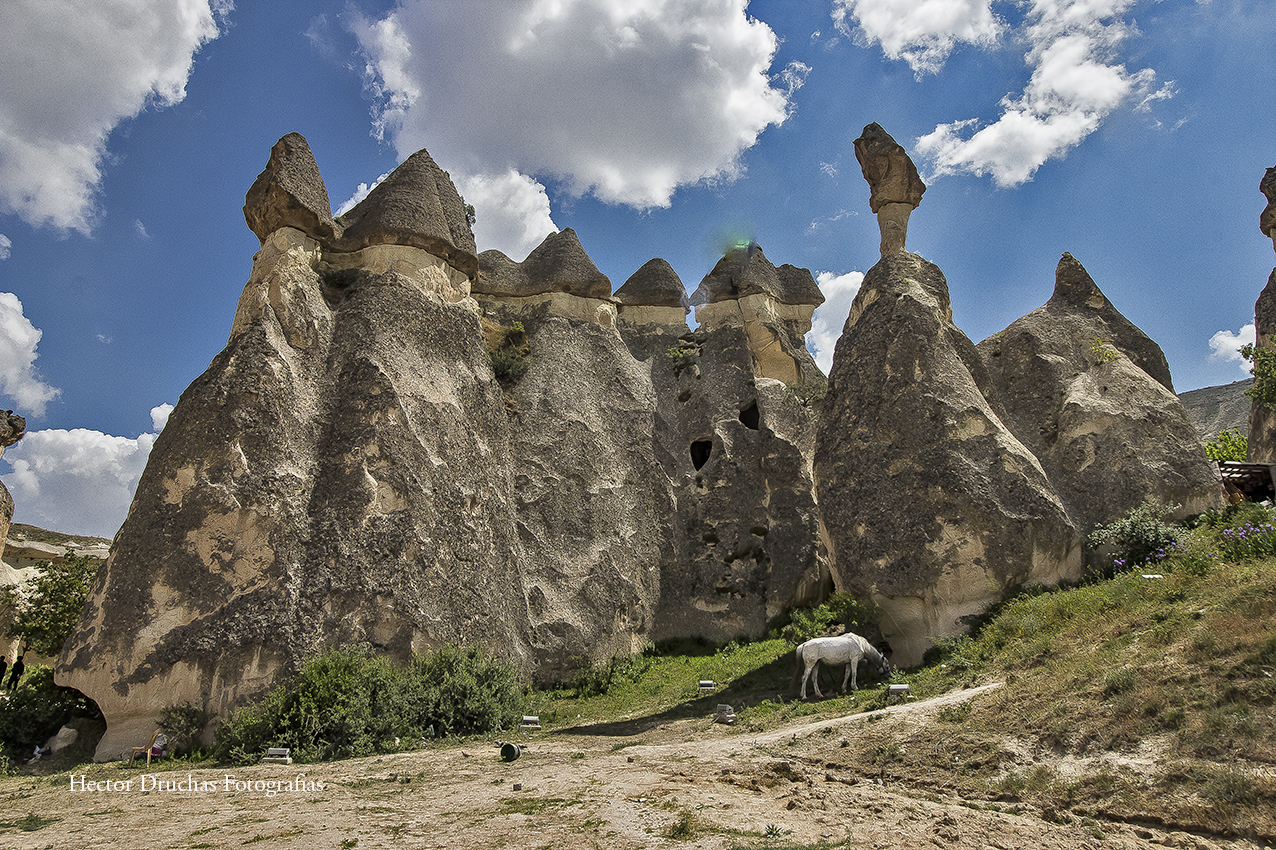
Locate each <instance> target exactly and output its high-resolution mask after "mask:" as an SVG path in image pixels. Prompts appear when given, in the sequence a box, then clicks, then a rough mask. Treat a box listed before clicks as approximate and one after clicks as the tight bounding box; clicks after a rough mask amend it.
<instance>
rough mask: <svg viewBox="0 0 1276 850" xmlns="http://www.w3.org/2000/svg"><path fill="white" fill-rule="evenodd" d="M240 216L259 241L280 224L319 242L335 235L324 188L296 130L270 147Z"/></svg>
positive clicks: (279, 226) (312, 158) (308, 148)
mask: <svg viewBox="0 0 1276 850" xmlns="http://www.w3.org/2000/svg"><path fill="white" fill-rule="evenodd" d="M244 220H245V221H247V222H248V228H249V229H250V230H252V232H253V233H254V234H256V236H257V238H258V239H259V240H260V241H261V243H262V244H263V245H264V244H265V243H266V239H267V238H268V237H269V236H270V234H272V233H274V232H275V231H276V230H278V229H279V228H281V227H295V228H296V229H297V230H300V231H301V232H303V233H305V234H306V235H307V236H309V237H311V238H312V239H315V240H317V241H319V242H327V241H328V240H330V239H332V238H333V236H334V235H335V227H334V225H333V221H332V209H331V207H330V206H329V203H328V190H327V188H326V187H325V186H324V184H323V177H322V175H320V174H319V166H318V164H316V163H315V156H314V154H313V153H311V152H310V145H309V144H308V143H307V142H306V138H305V137H304V136H302V135H301V134H300V133H289V134H288V135H286V136H284V137H283V138H281V139H280V140H279V141H277V142H275V146H274V147H272V148H271V149H270V160H269V161H268V162H267V163H266V168H265V169H264V170H263V171H262V172H261V174H259V175H257V179H256V180H255V181H254V182H253V185H252V187H251V188H249V190H248V194H247V195H246V196H245V198H244Z"/></svg>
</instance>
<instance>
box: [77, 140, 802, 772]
mask: <svg viewBox="0 0 1276 850" xmlns="http://www.w3.org/2000/svg"><path fill="white" fill-rule="evenodd" d="M303 146H304V139H301V137H300V136H295V135H290V136H288V137H286V138H285V139H284V140H281V143H280V144H279V145H276V147H275V149H274V150H272V154H271V162H270V164H268V166H267V169H266V171H265V172H263V176H262V177H261V178H259V180H258V182H257V183H256V184H254V188H253V189H252V190H251V191H250V193H249V198H248V203H247V204H246V209H245V218H246V220H247V221H248V222H249V224H250V226H253V227H254V228H255V229H256V228H259V227H260V228H265V227H270V226H274V225H278V226H277V229H275V230H273V231H271V232H265V231H264V229H263V231H262V232H258V236H259V237H260V239H261V242H262V248H261V251H259V252H258V254H257V256H256V257H255V258H254V264H253V271H252V274H251V276H250V278H249V280H248V283H247V285H246V286H245V287H244V291H243V294H242V295H241V297H240V300H239V304H238V307H237V309H236V313H235V318H234V321H233V323H232V327H231V333H230V339H229V342H228V344H227V347H226V349H225V350H224V351H223V352H222V353H221V354H219V355H218V356H217V357H216V358H215V359H214V360H213V362H212V364H211V365H210V366H209V368H208V370H207V371H206V372H205V373H204V374H203V375H201V376H200V377H199V378H198V379H196V381H195V382H194V383H193V384H192V385H191V386H190V387H189V388H188V389H187V390H186V392H185V393H183V395H182V398H181V399H180V401H179V403H178V405H177V407H176V408H175V410H174V411H173V413H172V415H171V416H170V418H169V422H168V425H167V426H166V427H165V429H164V432H163V433H162V434H161V435H160V437H159V438H158V439H157V440H156V444H155V446H154V448H153V450H152V453H151V457H150V461H149V463H148V465H147V468H146V471H145V473H144V474H143V476H142V479H141V481H140V482H139V484H138V488H137V492H136V495H135V497H134V501H133V505H132V507H131V509H130V512H129V516H128V519H127V520H126V521H125V524H124V526H123V527H122V528H121V529H120V531H119V534H118V535H117V537H116V540H115V544H114V546H113V548H112V550H111V555H110V558H109V560H108V562H107V563H106V565H105V566H104V567H103V569H102V571H101V572H100V573H99V577H98V580H97V583H96V584H95V587H94V589H93V591H92V594H91V596H90V600H89V602H88V604H87V606H86V608H85V611H84V613H83V615H82V616H81V619H80V622H79V624H78V626H77V629H76V631H75V633H74V634H73V636H72V638H71V639H70V640H69V641H68V644H67V646H66V648H65V650H64V652H63V654H62V656H61V658H60V659H59V665H58V668H57V676H58V680H59V681H60V682H64V683H67V684H71V685H73V686H75V687H77V688H79V689H80V690H82V691H84V692H85V693H87V694H89V695H90V696H91V697H93V698H94V699H95V700H97V702H98V704H99V705H100V706H101V708H102V710H103V712H104V713H105V715H106V717H107V720H108V724H109V728H108V731H107V734H106V736H105V737H104V738H103V739H102V742H101V744H100V746H99V749H98V757H99V758H113V757H117V756H118V755H119V753H120V752H121V751H122V750H124V749H125V748H127V747H129V746H132V745H133V744H135V743H136V741H137V740H139V739H144V738H145V737H146V736H147V735H148V734H149V733H150V731H151V730H152V729H153V728H154V724H155V721H156V718H157V717H158V715H159V713H160V712H161V711H162V709H163V708H164V707H165V706H167V705H171V704H174V703H180V702H183V701H187V700H189V701H190V702H192V703H195V704H203V705H204V706H205V707H207V708H208V709H209V710H210V711H211V712H212V713H214V714H215V715H221V716H225V715H226V714H227V713H228V712H229V711H230V710H231V709H232V708H233V707H234V706H236V705H238V704H241V703H242V702H244V701H245V700H246V699H248V698H250V697H253V696H255V695H258V694H260V693H261V692H262V691H264V690H265V689H266V688H268V687H269V686H270V685H271V684H272V683H274V682H275V681H276V680H277V679H278V678H279V676H281V675H283V674H286V673H288V672H291V671H292V670H295V669H296V668H297V666H298V665H299V664H300V662H301V661H302V660H303V659H304V658H305V657H307V656H308V655H310V654H312V653H314V652H316V651H318V650H320V649H321V648H323V647H325V646H330V645H334V644H341V643H351V642H366V643H368V644H370V645H372V646H373V647H374V648H375V649H377V650H379V651H381V652H384V653H386V654H389V655H392V656H396V657H400V658H401V657H404V656H406V655H407V654H408V653H409V652H411V651H413V650H423V649H428V648H432V647H436V646H438V645H440V644H442V643H445V642H448V643H456V644H468V643H472V642H480V643H482V644H483V645H484V646H486V647H487V648H489V649H490V650H493V651H496V652H498V653H500V654H502V655H505V656H507V657H509V658H510V659H511V660H513V661H514V662H515V663H516V664H518V665H519V666H520V667H522V668H523V669H524V670H525V671H527V672H528V673H530V674H532V675H534V676H536V677H537V678H541V679H555V678H558V677H561V676H564V675H566V674H567V673H568V672H569V671H570V670H571V669H573V668H574V667H576V666H577V665H579V663H581V660H582V659H585V660H588V659H606V658H609V657H611V656H613V655H617V654H625V653H629V652H632V651H634V650H636V649H638V648H640V647H641V646H642V645H643V644H644V642H646V641H648V640H659V639H662V638H665V637H690V636H696V635H699V636H703V637H707V638H709V639H711V640H719V641H726V640H730V639H733V638H735V637H738V636H741V635H753V636H758V635H761V634H762V633H764V632H765V629H766V628H767V627H768V625H770V624H771V623H772V622H773V620H774V618H775V617H777V616H779V615H780V614H781V613H783V612H784V611H786V610H788V609H789V608H790V607H792V606H793V605H795V604H801V603H809V602H814V601H816V600H817V599H818V598H819V597H820V594H821V593H822V592H824V590H826V585H827V569H826V568H824V566H823V562H822V560H821V558H820V552H819V546H818V541H817V538H816V534H815V529H816V520H815V510H814V497H813V492H812V487H811V483H810V457H809V455H810V451H809V444H810V438H809V431H810V427H811V426H810V414H809V412H808V411H807V410H806V409H805V408H803V407H802V406H801V405H799V404H798V403H797V402H796V400H795V399H794V398H793V395H792V393H790V392H789V391H788V390H787V389H786V388H785V387H784V386H783V384H781V383H780V382H778V381H775V380H768V379H767V378H766V377H765V376H760V375H759V373H758V372H757V371H756V368H757V363H758V362H759V355H758V354H757V353H756V352H754V351H753V350H752V348H751V347H750V346H751V345H752V341H753V337H752V336H750V334H749V333H748V332H746V325H748V324H749V323H750V322H751V323H752V324H753V325H755V326H756V327H755V328H754V330H755V331H756V336H758V338H759V339H763V338H764V339H765V340H766V341H767V343H768V345H769V348H768V349H767V351H765V352H763V353H762V354H761V355H760V356H761V358H762V359H763V360H765V361H767V362H770V361H771V360H774V359H777V358H781V357H782V358H783V359H784V360H785V361H786V362H787V371H788V372H789V373H792V374H793V375H794V376H798V375H803V374H818V372H817V371H816V372H813V371H811V370H814V364H813V362H811V361H810V356H809V355H808V354H806V353H805V349H804V348H803V347H802V346H801V333H800V332H796V331H795V329H796V328H799V327H801V326H802V323H803V321H805V322H806V324H807V325H809V321H810V310H811V309H812V307H811V305H788V304H781V303H779V302H776V301H775V298H774V296H773V295H772V294H768V293H758V294H757V295H755V296H751V298H752V299H753V300H752V301H750V302H749V306H748V308H747V309H743V308H741V307H739V306H736V305H735V302H722V304H720V305H718V307H719V313H720V315H719V316H718V318H717V319H716V320H715V321H710V322H706V321H704V320H702V326H701V329H700V330H699V331H697V332H696V333H695V334H692V333H691V332H690V331H689V330H688V328H687V326H686V324H685V322H684V321H683V320H682V317H683V315H685V313H684V312H683V308H682V307H681V306H679V307H677V308H673V307H660V308H657V307H656V306H652V307H649V308H643V309H663V310H667V311H671V312H673V311H676V312H677V323H674V322H672V321H669V320H668V318H669V317H662V320H661V321H656V322H653V321H648V320H647V319H650V318H651V317H650V316H647V317H645V318H644V317H643V316H642V315H636V316H632V317H631V316H625V317H624V318H621V310H623V309H625V307H624V305H622V304H620V303H618V302H619V299H616V298H613V297H612V296H611V294H610V284H609V282H608V280H607V278H606V277H605V276H603V275H601V274H600V273H599V272H598V270H597V268H596V267H595V266H594V264H593V263H592V261H590V260H589V258H588V256H587V255H586V254H585V253H584V250H583V249H582V248H581V247H580V244H579V242H578V240H577V239H576V236H575V234H574V233H572V232H571V231H564V232H563V233H559V234H554V235H553V236H551V237H549V238H548V239H547V240H546V241H545V243H544V244H543V245H542V246H541V247H540V248H538V249H537V250H536V251H534V252H533V253H532V255H531V256H529V257H528V259H527V260H525V261H524V262H523V263H515V262H513V261H512V260H509V259H508V258H504V257H503V255H499V254H492V253H491V252H486V253H485V254H484V255H483V273H482V274H481V275H480V274H479V266H478V262H477V258H475V262H474V263H473V264H472V272H467V271H466V269H467V268H470V265H469V264H467V263H466V262H465V258H466V257H467V256H468V257H472V256H473V255H472V253H471V252H472V237H468V234H469V230H468V224H466V223H465V219H464V208H463V205H462V204H461V202H460V199H459V196H457V195H456V192H455V189H454V188H453V187H452V185H451V183H450V181H448V180H447V179H446V175H445V174H443V172H441V171H439V170H438V169H437V166H435V165H434V164H433V162H432V160H430V159H429V157H428V155H425V154H424V152H422V153H419V154H416V155H414V156H413V157H411V158H410V159H409V160H408V161H406V162H405V163H404V164H403V165H402V166H400V170H396V172H395V173H394V174H392V175H391V176H390V177H389V178H387V179H386V180H385V181H383V182H382V184H381V185H380V186H379V187H378V190H376V191H374V192H372V193H371V194H369V196H368V197H367V198H366V199H365V200H364V201H363V202H361V203H360V204H359V205H358V206H357V207H355V208H354V209H353V210H351V211H350V213H348V214H347V215H346V216H344V217H343V218H342V220H341V221H337V222H334V226H335V229H334V232H333V233H332V234H328V233H327V232H326V231H325V230H324V229H323V227H322V226H320V223H321V222H322V220H323V216H322V215H321V213H323V212H325V211H326V202H322V203H321V202H320V201H319V200H317V199H320V198H323V199H326V197H327V193H326V190H324V189H323V187H322V181H321V180H320V179H319V178H318V174H317V169H314V170H313V171H312V170H311V169H309V168H308V167H303V166H304V165H305V164H306V162H307V161H308V151H306V150H304V149H303ZM310 161H312V160H310ZM297 163H302V165H297ZM400 171H402V172H403V173H400ZM263 222H265V224H264V225H263V224H262V223H263ZM467 237H468V238H467ZM669 271H670V272H672V270H671V269H670V270H669ZM655 275H656V277H660V276H661V274H660V270H659V269H658V268H657V269H656V270H655ZM807 276H808V277H809V273H808V274H807ZM785 277H786V278H792V277H794V276H793V275H790V274H789V273H787V272H786V273H785ZM796 277H797V278H800V275H797V276H796ZM504 280H513V281H515V282H517V284H518V285H517V286H514V287H508V288H505V287H503V286H502V285H500V284H501V282H502V281H504ZM524 282H525V284H526V285H524ZM674 283H676V288H677V290H678V291H681V283H680V282H677V281H676V275H674V276H673V280H672V281H670V280H668V279H667V278H666V279H664V280H663V281H659V280H658V281H656V284H657V286H656V287H655V288H656V289H658V290H659V291H661V292H665V291H666V290H668V291H669V294H672V289H673V284H674ZM798 284H799V285H798V288H799V289H800V288H801V285H800V284H801V281H800V280H799V281H798ZM793 285H794V283H793V280H790V281H789V284H788V286H789V287H792V286H793ZM471 288H472V290H471ZM661 297H662V298H663V297H664V296H661ZM805 297H806V300H811V293H807V295H806V296H805ZM679 303H681V298H679ZM732 307H734V312H733V311H732V309H731V308H732ZM786 311H787V312H786ZM746 314H747V316H748V319H747V320H746V319H744V318H742V316H745V315H746ZM803 317H805V318H803ZM631 319H632V321H631ZM515 322H519V323H520V324H521V326H522V330H521V331H518V330H517V329H516V328H515V326H514V323H515ZM795 333H796V336H795ZM511 335H517V336H518V337H519V339H520V340H521V341H522V345H523V346H525V348H526V352H528V353H529V357H528V359H526V360H525V361H524V365H526V366H527V367H528V368H527V369H526V372H525V374H523V375H522V376H521V378H518V379H517V380H513V379H510V378H509V377H508V376H507V377H506V378H505V379H504V380H505V383H504V384H502V383H499V382H498V381H497V380H496V378H495V376H494V373H493V370H492V367H491V365H490V361H489V355H488V342H487V340H488V339H489V338H493V339H505V338H508V337H510V336H511ZM795 340H796V342H795ZM795 346H796V347H795ZM799 349H800V350H799ZM522 350H523V349H522V348H520V351H522ZM671 350H672V351H674V352H676V353H677V356H676V357H671V356H669V354H670V351H671ZM821 570H823V572H821Z"/></svg>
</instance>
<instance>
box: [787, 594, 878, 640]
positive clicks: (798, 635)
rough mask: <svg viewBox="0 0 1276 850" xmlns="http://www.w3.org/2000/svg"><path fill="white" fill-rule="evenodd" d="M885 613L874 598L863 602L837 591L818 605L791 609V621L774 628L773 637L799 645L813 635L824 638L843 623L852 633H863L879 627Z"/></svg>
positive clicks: (813, 636)
mask: <svg viewBox="0 0 1276 850" xmlns="http://www.w3.org/2000/svg"><path fill="white" fill-rule="evenodd" d="M880 621H881V612H879V611H878V610H877V606H876V605H874V604H873V603H872V602H871V601H869V602H863V601H860V600H858V599H856V598H855V597H854V596H852V595H851V594H849V593H842V592H840V591H839V592H835V593H833V594H832V595H830V596H829V598H828V599H826V600H824V603H823V604H821V605H817V606H816V607H814V608H795V609H793V610H792V611H790V612H789V622H788V623H787V624H785V625H783V626H780V627H779V628H777V629H772V631H771V637H779V638H783V639H784V640H787V641H789V642H790V643H792V644H794V645H797V644H800V643H805V642H806V641H808V640H810V639H811V638H815V637H820V636H821V635H824V634H826V633H827V632H828V630H829V628H830V627H832V626H833V625H835V624H838V623H840V624H842V625H844V626H845V627H846V630H847V631H849V632H855V633H857V634H860V635H863V634H864V633H865V632H874V631H876V630H877V627H878V623H879V622H880Z"/></svg>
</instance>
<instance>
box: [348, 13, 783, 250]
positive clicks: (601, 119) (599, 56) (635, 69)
mask: <svg viewBox="0 0 1276 850" xmlns="http://www.w3.org/2000/svg"><path fill="white" fill-rule="evenodd" d="M745 6H746V2H745V0H699V2H695V3H690V2H685V0H643V2H634V0H518V2H514V0H510V2H499V3H498V2H479V3H430V2H422V0H404V2H402V3H400V4H399V6H398V7H396V8H395V9H394V10H393V11H392V12H390V13H389V15H388V16H387V17H385V18H383V19H380V20H368V19H364V18H357V19H356V20H354V22H353V23H352V26H351V29H352V30H353V32H354V33H355V35H356V36H357V38H358V40H359V43H360V45H361V46H362V49H363V51H364V53H365V56H366V60H367V67H366V77H365V79H366V80H367V84H368V87H369V89H370V91H371V92H372V93H373V95H374V96H375V97H376V98H377V100H378V104H379V106H378V116H377V123H376V128H377V132H379V133H381V134H382V135H383V137H387V138H389V139H391V140H392V141H393V143H394V145H395V147H396V148H397V150H398V152H399V155H400V156H402V157H406V156H407V155H409V154H410V153H412V152H413V151H415V150H417V149H419V148H422V147H428V148H429V150H430V153H431V155H432V156H433V157H434V159H435V160H436V161H437V162H439V163H440V164H441V165H442V166H443V167H444V168H446V169H448V170H449V171H450V172H451V173H452V176H453V179H454V180H456V182H457V183H458V184H463V185H469V184H470V183H469V181H474V180H485V181H488V182H487V184H485V185H490V186H491V187H492V188H493V190H494V191H495V190H496V187H500V186H504V187H506V188H507V189H514V188H517V189H519V192H517V197H518V198H520V199H521V201H522V202H525V203H526V204H527V210H528V213H529V215H531V216H532V221H531V222H530V223H528V224H527V225H525V226H524V227H523V228H518V227H516V226H512V225H510V224H509V223H508V222H504V221H502V222H500V223H499V225H498V224H497V223H495V222H494V216H495V215H496V213H497V211H496V210H493V209H487V210H485V209H484V208H483V207H482V206H481V205H480V203H479V200H478V199H477V198H476V197H471V194H473V193H475V190H474V189H470V190H469V191H466V192H465V194H466V199H467V200H468V201H469V202H470V203H472V204H474V206H475V209H476V211H477V213H478V217H479V224H478V226H479V230H480V233H483V232H485V231H487V232H490V233H492V234H496V233H501V234H505V235H507V236H510V237H512V238H514V239H515V240H516V241H517V242H518V244H520V245H521V244H524V243H523V241H522V240H521V239H520V238H519V236H518V234H519V233H520V232H521V230H528V231H533V230H534V231H537V232H538V233H539V235H540V236H541V237H542V238H543V236H544V232H542V231H544V230H545V227H544V225H545V223H546V217H545V215H544V208H543V205H542V204H541V203H540V201H539V198H537V197H536V196H535V194H533V192H532V189H534V188H535V187H536V185H537V184H540V185H542V186H545V185H550V181H553V188H554V189H555V190H556V191H564V192H566V193H567V194H570V195H573V196H583V195H586V194H593V195H595V196H596V197H598V198H599V199H600V200H602V201H604V202H607V203H615V204H625V205H629V206H633V207H636V208H639V209H649V208H653V207H666V206H668V205H669V204H670V201H671V198H672V195H673V193H674V191H675V190H676V189H677V188H678V187H679V186H685V185H690V184H697V183H711V182H714V181H718V180H729V179H732V178H734V177H736V176H737V175H738V174H739V173H740V172H741V171H742V170H743V166H742V164H741V162H740V156H741V154H742V153H743V152H744V151H745V150H747V149H748V148H749V147H750V146H752V145H753V144H754V143H755V142H756V141H757V138H758V135H759V134H760V133H761V132H762V131H763V130H764V129H765V128H767V127H768V126H771V125H779V124H781V123H783V122H784V121H785V119H786V118H787V117H788V115H789V109H790V107H789V102H788V93H789V92H791V91H793V90H795V89H796V88H797V87H798V86H799V85H800V84H801V82H802V81H803V80H804V79H805V73H806V70H804V68H805V66H799V65H790V66H789V67H787V68H785V69H783V70H782V71H781V72H780V73H778V74H776V75H775V76H772V75H771V72H770V67H771V62H772V59H773V58H774V55H775V51H776V48H777V40H776V37H775V34H774V33H773V32H772V31H771V29H770V28H769V27H768V26H767V25H766V24H764V23H762V22H760V21H758V20H756V19H753V18H750V17H749V16H748V14H747V13H746V10H745ZM671 140H676V142H677V143H676V144H671ZM512 175H513V176H512ZM515 179H517V180H520V181H522V183H523V184H524V185H522V186H521V187H520V186H518V184H516V183H515ZM463 191H465V190H463ZM531 201H535V203H531ZM501 215H502V216H504V213H501ZM485 219H486V221H485ZM489 223H491V229H490V231H488V227H489ZM486 238H491V237H489V236H483V237H481V239H484V240H485V239H486ZM481 247H484V248H489V247H496V248H500V249H501V250H503V251H505V250H507V249H509V250H508V251H507V253H510V254H511V255H513V254H517V253H518V252H519V250H521V249H520V248H516V247H514V245H513V244H511V243H498V244H483V245H482V246H481Z"/></svg>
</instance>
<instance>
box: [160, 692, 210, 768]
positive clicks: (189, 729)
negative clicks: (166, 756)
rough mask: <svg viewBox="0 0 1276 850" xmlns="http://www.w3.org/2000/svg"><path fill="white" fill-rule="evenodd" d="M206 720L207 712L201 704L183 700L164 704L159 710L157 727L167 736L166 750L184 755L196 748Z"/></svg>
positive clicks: (206, 722) (206, 723)
mask: <svg viewBox="0 0 1276 850" xmlns="http://www.w3.org/2000/svg"><path fill="white" fill-rule="evenodd" d="M208 720H209V718H208V712H206V711H204V707H203V706H202V705H193V704H191V703H190V702H184V703H181V704H180V705H170V706H166V707H165V708H164V710H163V711H161V712H160V722H159V727H160V729H161V730H162V731H163V732H164V734H165V736H167V738H168V750H169V751H170V752H172V753H173V754H174V755H185V754H186V753H189V752H191V751H193V750H196V749H198V746H199V740H200V735H201V733H202V732H203V731H204V727H205V726H206V725H208Z"/></svg>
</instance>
